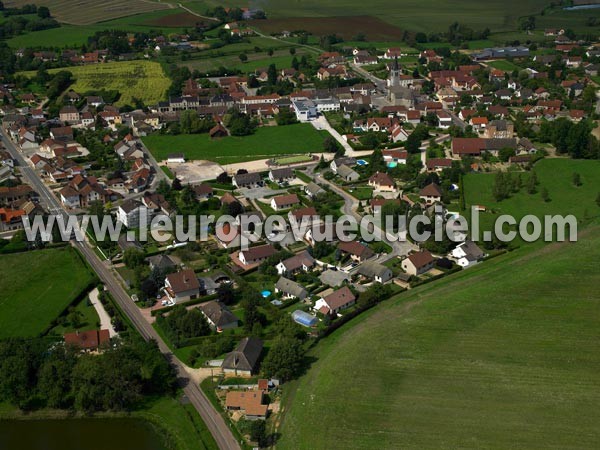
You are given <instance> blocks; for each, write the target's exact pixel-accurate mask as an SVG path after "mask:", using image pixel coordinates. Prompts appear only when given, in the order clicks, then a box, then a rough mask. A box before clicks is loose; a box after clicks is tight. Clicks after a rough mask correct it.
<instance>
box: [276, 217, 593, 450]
mask: <svg viewBox="0 0 600 450" xmlns="http://www.w3.org/2000/svg"><path fill="white" fill-rule="evenodd" d="M580 238H581V241H580V242H578V243H575V244H572V243H564V244H550V245H546V246H544V245H542V244H535V245H531V246H526V247H522V248H521V249H519V250H515V251H513V252H511V253H509V254H506V255H503V256H500V257H497V258H496V259H493V260H490V261H487V262H484V263H483V264H481V265H478V266H475V267H474V268H471V269H468V270H466V271H463V272H460V273H458V274H455V275H452V276H451V277H450V278H447V279H445V280H442V281H439V282H435V283H431V284H428V285H424V286H421V287H418V288H415V289H412V290H410V291H409V292H408V293H404V294H401V295H399V296H398V297H396V298H395V299H393V300H391V301H388V302H385V303H384V304H382V305H380V306H379V307H377V308H375V309H374V310H372V311H370V312H369V313H367V314H364V315H362V316H361V317H360V318H358V319H357V320H355V321H353V322H352V323H351V324H349V325H347V326H345V327H343V328H342V329H341V330H338V331H337V332H335V333H334V334H333V335H331V336H330V337H328V338H326V339H325V341H323V342H321V343H319V344H318V346H317V347H316V349H315V350H314V351H313V353H312V355H311V356H313V357H314V358H316V362H314V363H313V364H312V366H311V368H310V369H309V371H308V373H307V374H306V375H305V376H303V377H302V378H301V379H300V380H299V382H296V383H294V384H292V385H290V386H288V387H287V388H286V399H285V402H284V407H286V408H289V409H288V410H287V412H286V415H285V417H284V419H283V425H282V427H281V430H280V431H281V435H282V438H281V440H280V441H279V443H278V445H277V447H278V448H281V449H309V448H310V449H329V448H416V449H422V448H473V449H481V448H503V449H507V448H527V449H533V448H556V449H559V448H594V447H596V446H597V442H598V441H599V440H600V427H598V423H600V409H599V408H598V402H600V353H599V352H598V347H599V345H600V314H599V313H598V312H599V311H600V292H599V291H598V286H599V285H600V271H599V270H598V266H597V265H598V261H600V226H598V225H594V226H593V227H591V228H589V229H588V230H586V232H585V236H580Z"/></svg>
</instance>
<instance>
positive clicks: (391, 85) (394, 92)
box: [387, 57, 416, 108]
mask: <svg viewBox="0 0 600 450" xmlns="http://www.w3.org/2000/svg"><path fill="white" fill-rule="evenodd" d="M401 76H402V71H401V70H400V64H399V63H398V57H396V58H394V63H393V65H392V68H391V70H390V74H389V76H388V79H387V101H388V102H389V103H390V104H392V105H394V106H405V107H407V108H413V107H414V106H415V97H416V94H415V91H414V90H412V89H410V88H408V87H406V86H402V83H401Z"/></svg>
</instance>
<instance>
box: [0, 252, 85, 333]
mask: <svg viewBox="0 0 600 450" xmlns="http://www.w3.org/2000/svg"><path fill="white" fill-rule="evenodd" d="M92 279H93V276H92V274H91V273H90V271H89V269H88V268H87V267H86V266H85V265H84V264H83V262H82V261H81V259H80V258H79V255H78V254H77V253H76V252H75V250H72V249H70V248H62V249H53V250H40V251H31V252H25V253H17V254H12V255H3V256H0V338H7V337H34V336H37V335H38V334H40V333H41V332H43V331H44V330H45V329H46V328H47V327H48V326H49V325H50V324H51V322H52V321H53V320H54V319H56V317H58V315H59V314H60V313H61V312H62V311H63V310H64V309H65V308H66V307H67V306H68V305H69V304H70V303H71V302H72V301H73V300H74V298H75V297H77V296H78V295H79V294H81V292H82V290H83V289H85V288H86V287H87V286H88V284H89V283H90V282H91V281H92Z"/></svg>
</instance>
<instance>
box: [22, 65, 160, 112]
mask: <svg viewBox="0 0 600 450" xmlns="http://www.w3.org/2000/svg"><path fill="white" fill-rule="evenodd" d="M59 70H68V71H69V72H71V73H72V74H73V77H74V78H75V83H74V84H73V85H71V86H70V87H69V89H74V90H75V91H77V92H79V93H85V92H89V91H98V90H116V91H119V92H120V93H121V97H120V98H119V100H118V101H117V103H116V104H117V105H118V106H121V105H126V104H133V98H134V97H135V98H138V99H140V100H142V101H143V102H144V103H145V104H147V105H152V104H155V103H157V102H159V101H160V100H163V99H164V97H165V93H166V91H167V89H168V88H169V86H170V84H171V81H170V80H169V78H167V76H166V75H165V73H164V71H163V69H162V67H161V65H160V64H159V63H157V62H152V61H124V62H109V63H105V64H94V65H89V66H74V67H68V68H65V69H52V70H50V71H49V72H50V73H56V72H57V71H59ZM23 74H24V75H26V76H33V75H34V73H33V72H23Z"/></svg>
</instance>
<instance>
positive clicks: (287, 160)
mask: <svg viewBox="0 0 600 450" xmlns="http://www.w3.org/2000/svg"><path fill="white" fill-rule="evenodd" d="M310 161H312V158H311V157H310V156H305V155H299V156H285V157H283V158H277V159H276V160H275V162H276V163H277V164H279V165H282V166H284V165H286V164H298V163H302V162H310Z"/></svg>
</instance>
